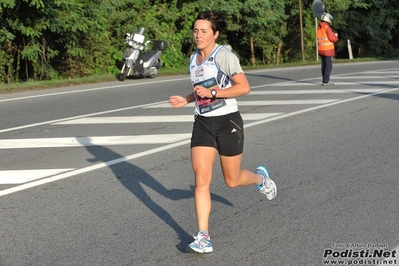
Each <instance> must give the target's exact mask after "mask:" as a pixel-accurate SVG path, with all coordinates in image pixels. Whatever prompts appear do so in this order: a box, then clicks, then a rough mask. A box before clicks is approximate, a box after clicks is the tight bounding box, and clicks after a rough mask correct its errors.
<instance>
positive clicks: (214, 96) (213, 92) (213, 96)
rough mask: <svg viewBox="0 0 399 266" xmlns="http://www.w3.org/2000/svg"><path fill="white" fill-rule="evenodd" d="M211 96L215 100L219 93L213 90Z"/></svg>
mask: <svg viewBox="0 0 399 266" xmlns="http://www.w3.org/2000/svg"><path fill="white" fill-rule="evenodd" d="M211 94H212V100H215V99H216V94H217V91H216V90H211Z"/></svg>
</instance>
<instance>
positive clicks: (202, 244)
mask: <svg viewBox="0 0 399 266" xmlns="http://www.w3.org/2000/svg"><path fill="white" fill-rule="evenodd" d="M193 237H194V242H193V243H191V244H190V245H188V246H187V248H186V251H187V252H193V251H194V252H198V253H209V252H212V251H213V248H212V241H211V238H210V237H209V236H207V235H205V233H204V231H199V232H198V234H197V236H193Z"/></svg>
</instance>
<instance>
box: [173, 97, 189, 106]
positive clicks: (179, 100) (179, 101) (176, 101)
mask: <svg viewBox="0 0 399 266" xmlns="http://www.w3.org/2000/svg"><path fill="white" fill-rule="evenodd" d="M169 103H170V105H171V106H173V107H174V108H181V107H184V106H186V105H187V104H188V102H187V98H184V97H182V96H180V95H173V96H170V97H169Z"/></svg>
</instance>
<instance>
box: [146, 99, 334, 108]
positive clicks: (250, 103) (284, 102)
mask: <svg viewBox="0 0 399 266" xmlns="http://www.w3.org/2000/svg"><path fill="white" fill-rule="evenodd" d="M335 101H339V99H328V100H280V101H238V106H265V105H295V104H298V105H303V104H327V103H331V102H335ZM168 107H170V104H169V103H159V104H155V105H151V106H146V107H144V108H168ZM184 107H194V103H189V104H187V105H185V106H184Z"/></svg>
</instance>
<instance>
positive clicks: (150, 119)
mask: <svg viewBox="0 0 399 266" xmlns="http://www.w3.org/2000/svg"><path fill="white" fill-rule="evenodd" d="M281 114H282V113H258V114H255V113H254V114H241V115H242V118H243V119H244V120H259V119H265V118H268V117H272V116H276V115H281ZM193 121H194V115H173V116H116V117H86V118H79V119H73V120H68V121H63V122H58V123H53V124H52V125H88V124H130V123H170V122H193Z"/></svg>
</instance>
